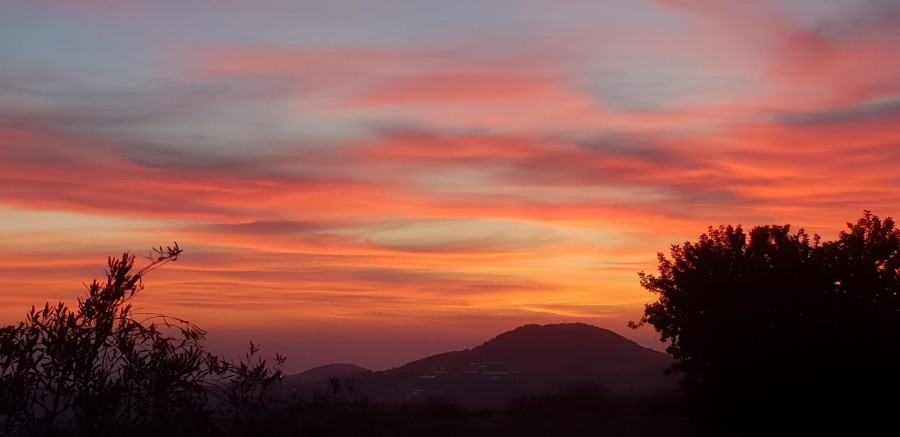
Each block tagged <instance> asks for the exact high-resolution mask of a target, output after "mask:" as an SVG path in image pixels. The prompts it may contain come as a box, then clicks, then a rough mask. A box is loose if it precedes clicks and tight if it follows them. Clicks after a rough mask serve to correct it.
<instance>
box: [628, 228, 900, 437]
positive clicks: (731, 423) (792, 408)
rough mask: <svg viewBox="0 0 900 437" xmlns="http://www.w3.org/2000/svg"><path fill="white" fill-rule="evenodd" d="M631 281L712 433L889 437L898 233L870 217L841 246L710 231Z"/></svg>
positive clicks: (899, 275) (764, 231)
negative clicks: (648, 298) (647, 300)
mask: <svg viewBox="0 0 900 437" xmlns="http://www.w3.org/2000/svg"><path fill="white" fill-rule="evenodd" d="M658 267H659V273H658V275H649V274H643V273H642V274H641V284H642V285H643V286H644V288H646V289H647V290H649V291H651V292H653V293H655V294H656V295H657V296H658V300H657V301H656V302H653V303H651V304H649V305H647V307H646V310H645V312H644V317H643V318H642V319H641V321H640V322H639V324H643V323H648V324H650V325H652V326H653V327H654V328H655V329H656V330H657V331H658V332H659V333H660V335H661V337H662V339H663V340H666V341H669V347H668V352H669V353H670V354H672V356H673V357H674V358H675V359H676V365H675V369H676V370H678V371H680V372H681V373H683V375H684V377H685V380H684V383H685V388H686V389H687V390H688V393H689V395H690V396H691V398H692V399H693V401H694V402H693V406H694V408H695V409H696V417H697V418H698V420H697V421H696V422H697V423H698V424H702V425H703V427H704V429H705V431H706V432H707V433H709V434H713V435H813V434H816V433H823V434H824V435H868V434H876V433H877V434H880V435H896V434H897V433H898V432H900V428H898V421H897V420H896V417H897V411H898V408H900V395H898V393H900V296H898V293H900V230H898V229H897V228H896V227H895V225H894V221H893V220H892V219H891V218H887V219H884V220H882V219H880V218H879V217H878V216H875V215H873V214H872V213H871V212H869V211H865V213H864V214H863V216H862V217H861V218H860V219H859V220H858V221H856V222H855V223H847V229H846V230H845V231H843V232H841V233H840V235H839V237H838V239H837V240H834V241H824V242H823V241H822V240H821V239H820V238H819V236H818V235H816V236H813V237H810V236H809V235H807V233H806V232H804V231H803V230H802V229H801V230H800V231H798V232H794V233H792V232H791V231H790V226H788V225H785V226H759V227H755V228H753V229H752V230H751V231H750V233H749V234H746V233H744V230H743V229H742V228H741V227H740V226H737V227H732V226H721V227H718V228H710V229H709V232H707V233H706V234H703V235H702V236H701V237H700V239H699V240H698V241H697V242H696V243H691V242H686V243H684V244H683V245H680V246H678V245H676V246H672V248H671V255H670V258H667V257H666V256H665V255H663V254H659V266H658Z"/></svg>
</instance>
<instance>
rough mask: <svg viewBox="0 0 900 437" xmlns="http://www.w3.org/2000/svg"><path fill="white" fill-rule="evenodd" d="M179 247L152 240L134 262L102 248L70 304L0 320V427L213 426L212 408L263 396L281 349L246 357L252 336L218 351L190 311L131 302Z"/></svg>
mask: <svg viewBox="0 0 900 437" xmlns="http://www.w3.org/2000/svg"><path fill="white" fill-rule="evenodd" d="M181 252H182V251H181V249H180V248H179V247H178V245H177V243H176V244H175V245H174V246H173V247H165V248H163V247H159V248H156V249H154V252H153V254H152V255H151V256H150V257H147V259H148V260H149V263H148V264H147V265H146V266H144V267H143V268H141V269H139V270H135V267H134V262H135V256H134V255H131V254H129V253H127V252H126V253H125V254H123V255H122V257H121V258H109V259H108V269H107V271H106V276H107V277H106V280H105V281H104V282H99V281H96V280H95V281H93V282H91V283H90V284H89V285H87V295H86V296H85V297H83V298H80V299H78V306H77V308H76V309H70V308H69V307H68V306H66V305H65V304H64V303H59V304H58V305H55V306H51V305H50V304H49V303H48V304H46V305H45V306H44V307H43V308H42V309H36V308H34V307H32V308H31V310H30V311H29V312H28V314H27V317H26V319H25V321H23V322H20V323H19V324H17V325H12V326H8V327H5V328H2V329H0V426H2V428H0V429H2V432H3V433H5V434H12V433H28V434H36V435H56V434H66V435H73V434H74V435H136V434H146V435H154V434H159V433H161V432H167V433H170V434H171V433H176V434H194V433H196V432H199V431H201V430H203V431H204V432H205V431H206V430H208V429H210V427H212V426H213V423H212V421H211V420H210V419H211V417H212V416H213V414H215V413H217V412H219V411H224V410H231V411H241V412H246V411H248V409H249V406H250V404H251V403H252V402H251V401H255V402H260V401H261V400H262V398H261V392H262V390H263V389H264V388H265V387H266V386H268V385H270V384H272V383H273V382H275V381H277V380H279V379H280V377H281V365H282V364H283V362H284V358H283V357H281V356H276V359H275V361H274V363H272V364H269V362H268V361H267V360H262V359H258V360H257V361H256V362H255V363H254V362H252V360H253V358H254V357H255V354H256V352H257V349H256V346H255V345H252V344H251V352H250V353H249V354H248V355H247V356H246V358H245V359H242V360H238V361H236V362H235V361H225V360H223V359H221V358H219V357H217V356H215V355H213V354H211V353H209V352H207V351H206V350H205V349H204V347H203V344H202V342H203V340H204V339H205V335H206V333H205V331H203V330H202V329H200V328H198V327H196V326H194V325H193V324H191V323H189V322H188V321H186V320H182V319H179V318H175V317H169V316H164V315H160V314H150V315H147V314H140V313H137V312H135V311H134V309H133V307H132V304H131V302H132V300H133V299H134V298H135V296H136V295H137V294H138V293H139V292H140V291H141V290H143V278H144V276H145V275H146V274H147V273H149V272H150V271H152V270H154V269H156V268H158V267H160V266H162V265H164V264H166V263H168V262H172V261H175V260H176V259H177V258H178V256H179V255H180V254H181ZM217 393H218V394H219V395H218V396H214V397H215V398H216V399H211V396H210V395H211V394H213V395H215V394H217ZM236 417H237V418H239V419H240V418H241V414H237V413H236Z"/></svg>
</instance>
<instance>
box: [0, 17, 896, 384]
mask: <svg viewBox="0 0 900 437" xmlns="http://www.w3.org/2000/svg"><path fill="white" fill-rule="evenodd" d="M849 3H850V2H841V1H807V0H803V1H796V2H790V4H789V5H788V4H786V3H785V2H775V1H761V2H738V1H705V0H658V1H640V2H634V1H625V0H609V1H602V2H593V3H592V2H587V3H580V2H562V3H560V2H549V1H543V0H536V1H531V2H513V1H492V2H474V3H467V2H461V3H460V2H450V3H446V2H422V3H416V4H414V5H413V4H407V3H403V2H397V1H384V2H366V3H365V4H364V5H357V6H355V7H353V8H350V7H346V6H345V7H341V6H336V5H331V4H328V3H322V4H317V3H316V2H287V1H284V2H283V1H278V0H271V1H267V2H263V3H261V4H259V5H256V6H253V7H249V6H243V5H241V4H240V2H231V1H225V2H217V4H216V6H215V7H213V6H212V5H208V4H206V3H204V2H188V4H181V3H171V4H170V3H169V2H153V3H152V4H144V3H131V2H112V1H94V0H79V1H66V2H60V1H47V2H21V3H20V4H17V5H15V6H12V7H11V8H8V9H9V10H8V13H5V14H3V16H2V17H0V28H2V29H4V30H3V31H0V32H2V34H3V35H4V38H0V61H2V64H0V65H2V66H0V236H2V238H3V244H2V249H3V250H2V254H0V257H2V263H0V287H2V288H3V289H4V290H7V291H6V292H5V293H4V294H3V295H2V297H0V324H8V323H13V322H16V321H18V320H20V319H21V318H22V316H23V315H24V313H25V311H26V310H27V309H28V308H29V307H30V306H31V305H43V303H44V302H45V301H47V300H50V301H57V300H65V301H67V302H74V300H75V299H76V298H77V297H78V296H80V293H82V292H83V288H82V286H81V283H82V282H87V281H90V280H91V279H92V278H99V277H102V275H103V267H104V265H105V259H106V257H107V256H118V255H121V253H122V252H124V251H130V252H134V253H137V254H142V253H146V252H147V251H148V249H149V248H150V247H153V246H158V245H160V244H167V243H170V242H172V241H177V242H178V243H179V244H180V245H181V246H182V248H184V249H185V253H184V255H183V256H182V258H181V259H180V260H179V261H178V262H177V263H174V264H172V265H169V266H166V267H165V268H163V269H161V270H159V271H156V272H154V273H153V274H152V275H151V276H150V277H148V278H147V289H146V290H145V295H144V296H142V297H141V299H140V302H141V305H143V306H145V307H146V308H147V310H148V311H153V312H161V313H166V314H171V315H173V316H178V317H183V318H188V319H190V320H191V321H192V322H196V323H197V324H199V325H200V326H202V327H204V328H206V329H208V330H209V331H210V333H211V337H216V336H218V338H220V339H221V338H223V337H228V338H227V339H225V340H221V341H220V343H223V344H224V343H228V342H229V341H232V340H233V341H234V342H235V343H240V344H245V343H246V341H245V338H246V337H247V336H249V335H250V334H249V333H252V332H256V333H257V334H259V335H264V336H273V335H274V336H276V337H277V336H282V338H280V339H275V340H273V341H272V343H274V344H276V345H279V346H283V347H286V348H288V349H291V348H296V350H300V349H301V347H300V346H298V345H299V344H301V343H302V344H304V345H306V346H303V348H307V349H314V348H315V347H319V346H322V351H323V352H321V353H315V352H309V353H311V354H312V355H314V356H312V357H301V358H299V359H298V360H296V361H295V366H296V367H297V368H298V369H301V370H302V368H305V367H312V365H314V364H324V363H326V362H331V361H340V360H353V361H354V362H357V363H358V364H363V365H366V364H367V363H368V365H369V366H372V367H378V366H389V365H393V364H400V363H401V362H402V361H403V359H405V358H409V357H415V355H416V354H421V353H426V352H431V353H433V352H440V351H442V350H444V349H446V347H450V346H453V347H466V346H471V345H472V344H471V342H473V341H483V340H486V339H487V338H489V337H490V336H492V335H495V334H497V333H499V332H500V331H502V330H506V329H512V328H515V327H516V326H519V325H521V324H525V323H547V322H562V321H565V320H568V321H586V322H589V323H595V324H600V325H602V326H604V327H607V328H610V329H614V330H616V331H617V332H620V333H622V334H626V335H629V336H630V337H631V338H634V339H636V340H638V341H640V342H641V343H642V344H644V345H645V346H654V347H659V345H655V344H654V343H653V340H652V337H653V335H652V332H646V331H642V332H637V333H629V332H628V330H627V329H625V326H624V323H625V321H627V320H631V319H636V318H639V317H640V314H641V310H642V308H643V304H644V303H645V302H647V301H648V300H649V299H650V298H651V296H650V295H649V294H648V293H646V292H645V291H644V290H643V289H642V288H641V287H640V285H639V283H638V280H637V272H639V271H642V270H643V271H648V272H651V271H654V270H655V266H656V253H657V252H660V251H667V250H668V247H669V245H671V244H675V243H680V242H683V241H685V240H693V239H695V238H696V237H697V236H698V235H699V234H700V233H702V232H703V231H704V230H705V229H706V228H707V226H710V225H718V224H738V223H740V224H743V225H745V226H747V227H750V226H755V225H762V224H772V223H774V224H791V225H792V226H794V227H795V228H800V227H803V228H805V229H807V230H808V231H810V233H820V234H821V235H822V236H823V237H824V238H833V237H834V236H835V235H836V234H837V232H838V231H840V230H842V229H843V227H844V223H845V222H847V221H850V220H855V219H856V218H857V217H859V215H860V213H861V212H862V211H863V210H864V209H870V210H872V211H873V212H874V213H875V214H878V215H882V216H890V215H892V214H896V213H897V211H898V207H900V191H898V190H897V189H896V186H897V182H898V181H900V179H898V178H900V172H898V171H897V162H898V158H900V147H898V146H900V144H898V143H900V80H897V78H898V77H900V56H897V53H900V36H898V33H897V32H896V29H897V28H898V25H900V7H897V6H896V5H895V4H893V3H890V2H882V1H877V0H872V1H861V2H853V3H852V4H849ZM260 333H261V334H260ZM286 333H289V334H286ZM360 333H362V334H360ZM232 334H233V335H232ZM232 337H233V338H232ZM428 338H430V339H432V340H433V341H432V342H431V343H429V341H428V340H427V339H428ZM254 339H256V338H254ZM213 340H215V341H219V340H216V339H215V338H213ZM314 340H315V341H314ZM259 341H262V342H265V339H263V340H259ZM292 342H293V343H292ZM304 342H305V343H304ZM378 344H381V345H382V346H383V347H385V348H387V349H384V348H382V349H379V348H378V347H377V346H373V345H378ZM323 345H325V346H323ZM335 345H337V346H335ZM340 345H343V346H344V347H346V349H344V350H341V349H340V347H339V346H340ZM354 345H355V346H354ZM384 345H393V346H384ZM404 345H405V346H404ZM385 350H391V351H392V352H391V353H392V354H394V355H392V357H394V358H391V357H388V358H385V357H383V356H381V355H380V354H381V353H382V352H383V351H385ZM354 351H355V352H354ZM307 352H308V351H307ZM288 354H289V355H290V350H289V351H288ZM354 354H356V355H354Z"/></svg>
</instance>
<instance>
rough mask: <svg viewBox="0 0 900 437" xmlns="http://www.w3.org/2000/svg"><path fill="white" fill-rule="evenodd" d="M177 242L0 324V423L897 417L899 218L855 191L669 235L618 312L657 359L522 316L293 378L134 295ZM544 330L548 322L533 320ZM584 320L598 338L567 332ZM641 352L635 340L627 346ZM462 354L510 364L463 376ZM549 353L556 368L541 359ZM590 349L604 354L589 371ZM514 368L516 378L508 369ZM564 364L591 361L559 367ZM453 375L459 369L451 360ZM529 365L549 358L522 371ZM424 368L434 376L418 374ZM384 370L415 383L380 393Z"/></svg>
mask: <svg viewBox="0 0 900 437" xmlns="http://www.w3.org/2000/svg"><path fill="white" fill-rule="evenodd" d="M180 253H181V249H179V248H178V246H177V245H175V246H174V247H167V248H162V247H161V248H159V249H156V251H155V255H152V256H151V257H148V264H147V265H146V266H145V267H143V268H141V269H139V270H135V269H134V261H135V257H134V256H132V255H130V254H128V253H126V254H124V255H123V256H122V257H121V258H118V259H116V258H110V259H109V263H108V270H107V278H106V279H105V281H102V282H98V281H94V282H93V283H91V284H89V286H88V292H87V295H86V296H85V297H83V298H81V299H79V300H78V305H77V308H74V309H70V308H68V307H67V306H66V305H63V304H59V305H55V306H51V305H49V304H47V305H45V306H44V307H43V308H32V309H31V311H29V313H28V315H27V318H26V320H25V321H23V322H21V323H19V324H17V325H12V326H8V327H5V328H2V329H0V427H2V428H0V432H2V433H3V434H4V435H23V436H25V435H47V436H51V435H100V436H103V435H107V436H114V435H160V434H168V435H307V436H310V435H311V436H316V435H322V436H328V435H331V436H358V435H373V436H406V435H409V436H414V435H415V436H418V435H438V436H440V435H446V436H464V435H473V436H482V435H483V436H489V435H517V436H531V435H533V436H545V435H566V436H579V435H630V436H641V435H697V434H706V435H794V434H805V433H811V432H816V431H823V430H824V431H828V432H831V433H833V432H841V433H851V434H852V433H858V432H860V431H868V430H876V429H877V430H881V431H884V430H888V431H891V430H893V431H896V429H895V428H896V425H895V424H894V423H893V422H892V420H891V418H892V417H893V415H894V413H895V412H896V409H897V407H898V401H897V399H896V397H895V393H897V392H898V391H897V390H898V389H900V377H898V373H897V369H900V350H898V348H900V297H898V292H900V230H898V229H897V228H896V227H895V226H894V222H893V221H892V220H891V219H890V218H887V219H884V220H882V219H880V218H879V217H877V216H874V215H872V214H871V213H870V212H868V211H866V212H865V213H864V215H863V217H862V218H860V219H859V220H858V221H857V222H855V223H848V229H847V230H846V231H844V232H842V233H841V234H840V236H839V238H838V239H837V240H835V241H827V242H823V241H821V239H820V238H819V237H818V236H813V237H810V236H809V235H807V234H806V233H805V232H803V231H802V230H800V231H798V232H795V233H791V231H790V227H789V226H761V227H756V228H753V229H752V230H751V231H750V232H749V234H745V233H744V231H743V229H742V228H741V227H731V226H721V227H718V228H710V229H709V231H708V233H706V234H703V235H702V236H701V237H700V238H699V239H698V241H697V242H696V243H691V242H686V243H684V244H683V245H680V246H679V245H676V246H672V248H671V253H670V256H669V257H666V256H665V255H663V254H660V255H659V266H658V269H659V271H658V274H656V275H650V274H644V273H641V275H640V279H641V285H642V286H643V287H644V288H646V289H647V290H649V291H651V292H653V293H655V294H656V295H657V297H658V300H657V301H655V302H652V303H650V304H648V305H647V307H646V310H645V313H644V316H643V318H642V319H641V320H640V322H639V323H637V324H635V326H637V325H639V324H644V323H646V324H650V325H652V326H653V327H654V328H655V329H656V330H657V331H658V332H659V333H660V336H661V338H662V339H663V340H666V341H668V351H669V353H670V354H671V356H672V357H665V356H664V355H663V356H662V357H663V358H664V360H662V361H660V358H659V357H651V355H652V354H651V355H647V354H644V353H642V352H639V351H638V352H633V351H632V349H629V348H630V347H631V346H630V345H628V344H627V342H628V341H627V340H624V339H622V340H624V341H625V342H624V343H623V342H621V341H620V340H619V339H616V338H613V337H609V336H608V335H607V334H605V333H598V332H599V331H605V330H599V328H595V327H587V325H580V326H577V327H575V325H548V326H545V327H529V326H526V327H522V328H519V329H517V330H516V331H512V332H510V333H505V334H502V335H500V336H498V337H497V338H495V339H493V340H491V341H489V342H486V343H485V344H484V345H482V346H479V347H477V348H474V349H471V350H466V351H458V352H451V353H447V354H440V355H436V356H433V357H428V358H425V359H422V360H417V361H414V362H412V363H409V364H407V365H406V366H402V367H400V368H398V369H392V370H391V371H386V372H375V373H372V375H368V376H366V378H367V379H366V378H362V379H354V378H353V377H349V378H341V377H339V376H333V377H331V378H329V379H326V380H324V381H323V382H321V383H315V382H312V383H311V384H310V385H307V386H305V389H306V392H304V391H303V390H298V389H297V387H298V386H293V387H292V386H291V385H290V384H291V383H290V381H291V378H284V375H283V374H282V371H281V366H282V364H283V363H284V360H285V358H284V357H281V356H278V355H276V356H275V357H274V358H272V359H269V360H267V359H263V358H260V357H259V351H258V349H257V347H256V346H255V345H253V344H251V346H250V350H249V351H248V353H247V354H246V355H245V356H244V357H243V358H241V359H239V360H236V361H227V360H223V359H222V358H220V357H218V356H215V355H213V354H211V353H209V352H207V351H206V350H205V347H204V344H203V342H204V339H205V332H204V331H203V330H201V329H200V328H198V327H196V326H193V325H191V324H190V323H188V322H186V321H184V320H181V319H178V318H175V317H170V316H165V315H158V314H149V315H148V314H140V313H138V312H135V311H133V309H132V304H131V302H132V299H133V298H134V297H135V296H136V295H137V294H138V292H140V291H141V290H142V289H143V282H142V281H143V278H144V276H145V275H146V274H147V273H148V272H150V271H152V270H153V269H155V268H157V267H159V266H161V265H163V264H165V263H167V262H170V261H174V260H176V259H177V257H178V255H179V254H180ZM532 326H534V325H532ZM560 326H561V327H560ZM592 329H594V330H599V331H592ZM551 331H554V332H556V333H557V334H554V335H557V336H556V337H542V336H546V335H549V334H547V333H548V332H551ZM605 332H608V331H605ZM610 334H611V333H610ZM593 336H596V338H598V339H603V340H602V341H601V340H598V342H597V343H590V342H580V341H581V340H584V339H587V338H593ZM540 345H543V346H540ZM616 345H619V346H616ZM635 346H636V345H635ZM554 347H556V348H557V349H552V348H554ZM565 347H568V349H566V348H565ZM551 350H552V352H548V351H551ZM526 352H527V353H526ZM529 354H531V355H529ZM657 354H658V353H657ZM644 355H647V357H649V358H646V359H645V358H640V357H642V356H644ZM555 357H558V359H555ZM566 357H568V359H569V361H566V359H567V358H566ZM475 359H477V360H491V361H493V362H495V363H499V364H503V365H506V366H509V368H506V367H504V368H502V369H499V368H498V369H499V370H498V369H493V370H491V369H488V370H489V371H486V372H483V373H482V374H480V375H481V376H477V375H476V376H473V377H469V376H465V375H467V373H466V372H469V370H467V367H466V366H469V365H470V364H472V363H471V361H472V360H475ZM501 360H502V361H501ZM560 363H562V364H560ZM640 363H644V364H640ZM646 363H655V364H652V365H647V366H649V367H645V368H644V369H645V370H646V369H650V370H652V372H655V373H653V374H654V375H660V374H661V373H662V370H663V369H664V368H665V367H669V365H670V364H673V365H672V366H671V369H672V370H674V377H676V378H677V379H678V380H681V382H682V387H683V390H675V389H674V388H673V387H674V385H670V386H666V383H665V380H664V379H661V380H660V381H662V384H661V385H658V386H655V387H656V388H655V389H653V390H643V391H641V390H637V391H636V390H634V387H638V386H639V385H640V384H641V383H646V382H647V381H649V380H651V379H653V378H655V377H651V376H635V375H640V373H627V372H626V371H625V370H623V369H630V370H634V369H637V368H643V367H642V366H644V365H645V364H646ZM660 363H662V365H660ZM613 364H615V365H616V366H619V367H615V366H613V367H610V366H612V365H613ZM553 366H557V367H559V366H562V368H564V369H568V370H567V371H568V373H554V372H555V370H553V369H556V367H553ZM578 366H582V367H578ZM603 366H606V367H603ZM654 366H655V367H654ZM597 368H601V369H603V370H602V371H597V372H595V373H591V372H592V370H591V369H594V370H596V369H597ZM522 369H525V370H522ZM610 369H614V370H610ZM517 371H518V372H520V373H521V375H527V376H528V378H531V379H528V378H526V377H524V376H523V377H521V378H520V379H516V378H519V377H516V378H512V377H511V376H510V375H513V374H514V373H515V372H517ZM454 372H455V373H454ZM541 372H544V373H541ZM488 374H490V375H488ZM576 374H577V375H589V377H586V378H585V379H583V380H581V381H575V380H574V379H573V378H568V379H567V377H572V376H573V375H576ZM448 375H450V376H448ZM452 375H462V376H459V377H458V378H457V379H455V380H454V379H452V378H451V376H452ZM485 375H488V376H490V378H491V379H499V380H502V383H497V384H496V385H485V384H493V383H492V382H486V381H487V380H481V379H477V378H479V377H483V376H485ZM534 375H545V376H547V375H555V376H553V377H552V378H551V377H549V376H547V378H546V379H545V380H542V381H551V383H545V384H539V383H536V382H535V381H539V380H538V379H536V377H534ZM559 375H563V377H560V376H559ZM647 375H649V373H648V374H647ZM501 376H503V378H507V377H508V379H503V378H501ZM495 377H496V378H495ZM660 377H661V378H662V376H660ZM440 378H446V381H449V384H448V385H444V386H441V385H440V384H436V383H433V382H428V381H440ZM473 378H474V379H473ZM554 378H555V379H554ZM604 378H605V379H604ZM629 378H632V379H631V380H629ZM670 378H671V377H670ZM526 380H527V381H528V384H525V381H526ZM366 381H367V382H366ZM422 381H426V382H422ZM598 381H599V382H598ZM460 382H463V383H466V384H470V385H469V386H470V387H472V388H471V389H466V390H463V391H467V393H463V392H458V390H457V392H454V391H453V388H454V386H455V388H460V387H462V388H465V387H467V386H466V385H465V384H462V383H460ZM473 382H474V383H473ZM626 382H627V384H626ZM573 383H574V384H573ZM366 384H368V385H366ZM423 384H424V385H423ZM428 384H431V385H428ZM617 384H618V386H617ZM398 387H400V389H401V391H402V390H407V391H406V392H403V393H408V392H414V393H418V394H419V396H418V397H417V398H408V397H394V398H391V397H390V396H389V395H386V394H384V393H391V391H392V390H393V391H396V390H398ZM429 387H430V388H431V390H433V391H429ZM501 387H506V388H505V389H508V391H506V392H502V393H503V394H504V396H506V397H500V398H497V400H498V403H496V404H483V405H480V404H477V403H470V404H469V405H468V408H466V407H465V405H466V402H468V401H466V400H467V399H468V400H472V399H474V400H475V401H479V400H482V401H484V400H487V398H489V397H490V396H492V395H496V394H497V393H501ZM378 390H382V391H378ZM416 390H418V391H416ZM479 390H481V391H479ZM516 390H518V391H516ZM472 393H475V394H474V395H473V394H472ZM451 394H452V395H451ZM454 396H456V397H454ZM467 396H468V397H467ZM448 399H449V400H448ZM451 400H452V401H453V402H451Z"/></svg>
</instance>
